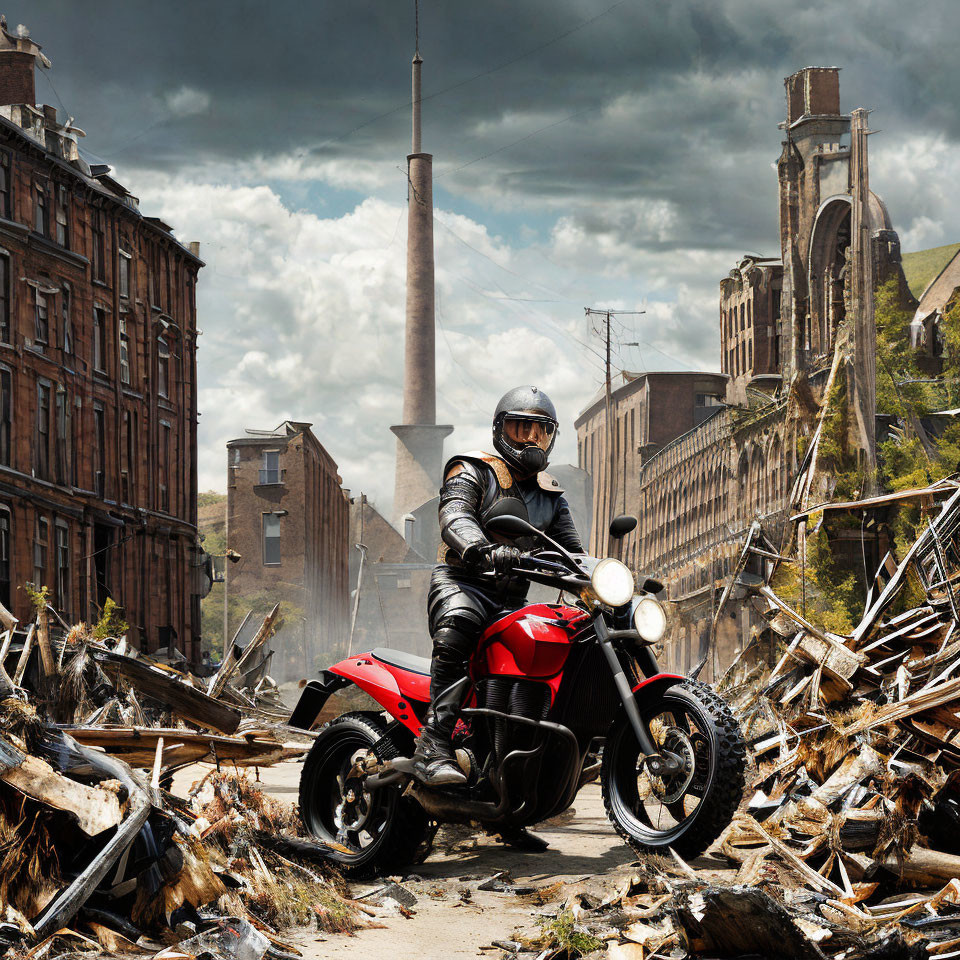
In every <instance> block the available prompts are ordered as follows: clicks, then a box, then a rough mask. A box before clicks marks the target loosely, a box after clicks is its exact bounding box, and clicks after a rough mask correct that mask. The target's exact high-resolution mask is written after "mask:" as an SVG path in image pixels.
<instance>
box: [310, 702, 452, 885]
mask: <svg viewBox="0 0 960 960" xmlns="http://www.w3.org/2000/svg"><path fill="white" fill-rule="evenodd" d="M386 729H387V726H386V724H385V723H384V722H383V720H382V719H381V717H380V716H379V715H378V714H371V713H346V714H344V715H343V716H341V717H337V719H336V720H332V721H331V722H330V723H328V724H327V725H326V726H325V727H324V728H323V729H322V730H321V731H320V733H319V735H318V736H317V739H316V740H314V742H313V746H312V747H311V749H310V752H309V753H308V754H307V759H306V760H305V761H304V764H303V772H302V773H301V775H300V794H299V802H300V817H301V819H302V820H303V825H304V826H305V827H306V829H307V832H308V833H309V834H310V836H312V837H314V838H315V839H316V840H319V841H321V842H329V841H333V842H336V843H339V844H343V845H344V846H347V847H351V848H352V849H355V851H356V852H355V853H350V854H347V853H342V852H340V851H333V852H332V853H331V857H330V859H331V860H332V861H333V862H334V863H336V864H337V865H338V866H339V867H340V869H341V871H342V872H343V873H344V874H345V875H347V876H350V877H352V878H355V879H362V878H364V877H372V876H375V875H377V874H390V873H399V872H402V871H403V869H404V868H406V867H408V866H410V865H411V864H413V863H416V862H421V861H422V860H423V859H425V857H426V855H427V854H428V853H429V846H430V841H431V840H432V838H433V833H434V832H435V830H436V827H435V826H434V825H433V824H432V823H431V822H430V819H429V817H428V816H427V814H426V812H425V811H424V809H423V807H421V806H420V804H419V803H418V802H417V801H416V800H415V799H413V798H412V797H404V796H401V791H400V788H399V787H383V788H381V789H379V790H375V791H373V792H371V793H369V794H367V793H364V792H363V790H362V781H361V780H360V779H359V778H354V779H351V778H350V777H349V776H348V774H349V772H350V770H351V768H352V766H353V763H354V761H355V758H357V757H359V756H362V755H363V754H364V753H366V752H367V751H368V750H369V749H370V748H371V747H372V746H373V744H374V743H376V742H377V741H378V740H379V739H380V738H381V737H382V736H383V735H384V734H385V732H386ZM351 794H352V795H353V796H354V800H352V801H351V800H349V799H348V798H349V796H350V795H351ZM353 827H356V829H351V828H353ZM418 858H419V859H418Z"/></svg>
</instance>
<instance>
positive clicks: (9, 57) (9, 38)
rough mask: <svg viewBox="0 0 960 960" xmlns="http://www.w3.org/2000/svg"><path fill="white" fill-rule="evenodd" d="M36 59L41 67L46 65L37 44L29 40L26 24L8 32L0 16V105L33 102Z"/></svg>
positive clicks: (4, 20) (34, 101)
mask: <svg viewBox="0 0 960 960" xmlns="http://www.w3.org/2000/svg"><path fill="white" fill-rule="evenodd" d="M38 62H39V63H40V66H42V67H49V66H50V61H49V60H48V59H47V58H46V57H45V56H44V55H43V54H42V53H41V52H40V44H38V43H34V42H33V40H31V39H30V32H29V31H28V30H27V29H26V27H23V26H20V27H18V28H17V32H16V33H10V31H9V30H7V21H6V18H5V17H0V105H2V106H9V105H11V104H17V103H27V104H30V105H31V106H33V105H34V104H36V102H37V94H36V88H35V85H34V68H35V67H36V65H37V63H38Z"/></svg>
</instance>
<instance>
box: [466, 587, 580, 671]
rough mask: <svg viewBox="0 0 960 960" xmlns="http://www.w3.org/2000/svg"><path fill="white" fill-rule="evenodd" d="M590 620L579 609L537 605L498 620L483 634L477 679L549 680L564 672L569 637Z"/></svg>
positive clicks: (476, 661)
mask: <svg viewBox="0 0 960 960" xmlns="http://www.w3.org/2000/svg"><path fill="white" fill-rule="evenodd" d="M588 619H589V617H588V616H587V614H586V613H584V612H583V611H582V610H578V609H577V608H576V607H568V606H564V605H562V604H555V603H535V604H531V605H530V606H528V607H523V608H522V609H520V610H514V611H513V612H512V613H508V614H507V615H506V616H504V617H501V618H500V619H499V620H495V621H494V622H493V623H491V624H490V626H489V627H487V629H486V630H485V631H484V632H483V637H482V638H481V640H480V645H479V649H478V651H477V653H478V655H477V656H476V657H474V661H473V662H474V676H475V678H476V679H480V677H483V676H500V677H504V676H506V677H528V678H530V679H531V680H546V679H548V678H549V677H554V676H556V675H557V674H559V673H560V672H561V671H562V670H563V666H564V664H565V663H566V660H567V654H568V653H569V652H570V638H571V636H573V635H574V634H575V633H576V632H577V631H578V630H579V629H580V628H581V627H582V626H583V624H584V622H585V621H586V620H588Z"/></svg>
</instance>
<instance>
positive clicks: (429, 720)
mask: <svg viewBox="0 0 960 960" xmlns="http://www.w3.org/2000/svg"><path fill="white" fill-rule="evenodd" d="M465 686H466V680H465V679H464V680H463V681H459V682H457V683H454V684H451V686H449V687H447V689H446V690H444V691H443V693H441V694H439V696H437V697H436V698H435V699H434V701H433V703H431V704H430V710H429V711H428V712H427V717H426V720H425V722H424V724H423V727H422V729H421V730H420V736H419V737H417V749H416V750H415V751H414V754H413V774H414V776H415V777H416V778H417V779H418V780H419V781H421V783H425V784H426V785H427V786H429V787H438V786H441V785H444V784H463V783H466V782H467V775H466V774H465V773H464V772H463V771H462V770H461V769H460V765H459V764H458V763H457V758H456V755H455V754H454V751H453V742H452V740H453V728H454V727H455V726H456V725H457V714H458V713H459V712H460V704H461V703H462V701H463V696H464V688H465Z"/></svg>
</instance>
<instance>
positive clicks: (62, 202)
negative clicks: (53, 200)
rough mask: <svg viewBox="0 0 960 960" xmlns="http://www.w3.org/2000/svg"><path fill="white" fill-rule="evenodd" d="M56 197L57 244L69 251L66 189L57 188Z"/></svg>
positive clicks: (68, 200) (62, 187)
mask: <svg viewBox="0 0 960 960" xmlns="http://www.w3.org/2000/svg"><path fill="white" fill-rule="evenodd" d="M56 191H57V193H56V197H57V243H59V244H60V246H61V247H64V248H65V249H67V250H69V249H70V224H69V220H68V212H69V209H70V208H69V204H70V195H69V193H68V192H67V188H66V187H64V186H62V185H61V186H58V187H57V188H56Z"/></svg>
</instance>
